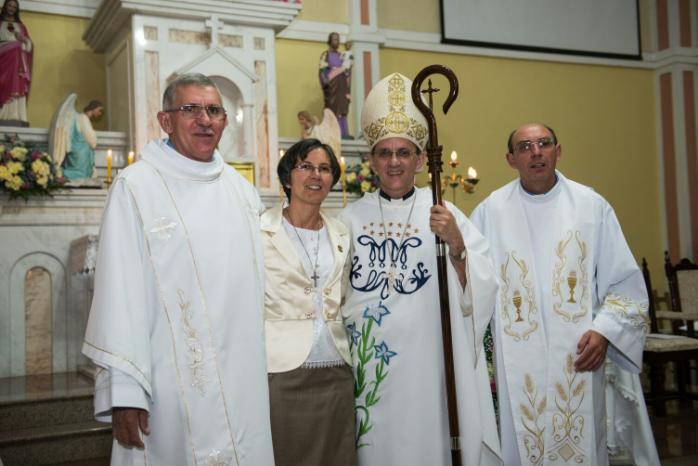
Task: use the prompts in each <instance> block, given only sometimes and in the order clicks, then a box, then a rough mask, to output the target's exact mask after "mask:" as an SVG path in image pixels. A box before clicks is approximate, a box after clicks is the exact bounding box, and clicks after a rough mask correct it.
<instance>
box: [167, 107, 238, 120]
mask: <svg viewBox="0 0 698 466" xmlns="http://www.w3.org/2000/svg"><path fill="white" fill-rule="evenodd" d="M165 111H166V112H168V113H172V112H182V115H184V116H185V117H186V118H190V119H192V120H193V119H196V118H201V117H202V116H203V115H204V112H206V115H208V117H209V118H210V119H211V120H216V121H219V120H223V119H224V118H225V109H224V108H223V107H221V106H220V105H207V106H205V107H204V106H203V105H198V104H184V105H180V106H179V107H177V108H171V109H169V110H165Z"/></svg>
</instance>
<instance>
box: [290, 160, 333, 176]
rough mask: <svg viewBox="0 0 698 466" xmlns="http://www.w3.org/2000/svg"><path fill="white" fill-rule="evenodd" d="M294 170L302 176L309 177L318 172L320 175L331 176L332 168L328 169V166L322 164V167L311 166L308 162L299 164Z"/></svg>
mask: <svg viewBox="0 0 698 466" xmlns="http://www.w3.org/2000/svg"><path fill="white" fill-rule="evenodd" d="M293 168H294V169H296V170H298V171H299V172H301V173H303V174H304V175H309V174H311V173H315V172H318V173H319V174H320V175H331V174H332V167H330V166H329V165H328V164H326V163H323V164H322V165H317V166H315V165H313V164H312V163H310V162H304V163H299V164H298V165H296V166H295V167H293Z"/></svg>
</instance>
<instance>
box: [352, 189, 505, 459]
mask: <svg viewBox="0 0 698 466" xmlns="http://www.w3.org/2000/svg"><path fill="white" fill-rule="evenodd" d="M413 201H414V202H415V204H414V211H413V213H412V216H411V218H409V219H408V214H409V212H410V209H411V207H412V202H413ZM381 202H382V207H383V212H384V216H385V218H384V220H383V219H382V218H381V213H380V209H379V204H378V203H379V194H378V193H377V192H376V193H367V194H365V195H364V197H363V198H362V199H360V200H358V201H356V202H354V203H353V204H351V205H349V206H348V207H347V208H346V209H344V210H343V211H342V212H341V213H340V216H339V218H340V219H341V220H342V221H343V222H344V223H345V224H346V225H347V227H348V228H349V230H350V233H351V237H352V253H351V256H352V261H351V264H350V267H351V277H350V284H349V286H348V287H347V289H348V292H347V296H346V299H345V303H344V305H343V307H342V313H343V315H344V318H345V324H346V325H347V329H348V332H349V336H350V345H351V353H352V360H353V365H354V371H355V376H356V378H357V384H358V388H359V392H360V393H359V396H358V397H357V399H356V405H357V409H356V411H357V430H358V432H357V445H358V446H359V447H358V456H359V466H384V465H397V464H399V465H402V466H411V465H413V466H423V465H426V464H428V465H430V466H440V465H442V466H446V465H450V464H451V459H450V451H449V430H448V414H447V407H446V395H445V390H446V388H445V381H444V363H443V349H442V338H441V320H440V319H441V318H440V308H439V291H438V276H437V271H436V247H435V240H434V234H433V233H431V231H430V229H429V211H430V208H431V206H432V201H431V192H430V191H429V190H428V189H417V190H416V191H415V193H414V194H413V195H412V196H410V197H408V198H407V199H397V200H396V199H393V200H392V201H389V200H386V199H381ZM447 207H448V208H449V210H450V211H451V212H453V214H454V216H455V217H456V221H457V223H458V226H459V228H460V230H461V232H462V234H463V239H464V241H465V246H466V249H467V254H468V256H467V266H466V275H467V280H468V283H467V286H466V287H465V290H464V289H463V288H462V287H461V286H460V283H459V281H458V278H457V275H456V271H455V270H454V269H453V265H452V264H451V263H450V260H448V259H447V262H448V263H449V264H448V266H447V267H448V289H449V299H450V301H449V303H450V310H451V313H450V316H451V328H452V334H453V338H452V340H453V353H454V368H455V377H456V387H457V389H456V392H457V404H458V417H459V425H460V445H461V448H462V450H461V452H462V462H463V464H464V465H483V466H488V465H500V464H502V463H501V459H500V458H499V456H500V452H499V439H498V437H497V429H496V420H495V416H494V408H493V403H492V394H491V391H490V384H489V380H488V376H487V365H486V361H485V353H484V351H483V350H482V337H483V334H484V332H485V329H486V327H487V324H488V322H489V320H490V318H491V316H492V309H493V306H494V299H495V297H496V290H497V284H496V278H495V271H494V268H493V267H492V262H491V260H490V258H489V255H488V246H487V242H486V241H485V239H484V238H483V237H482V235H480V234H479V233H478V232H477V230H476V229H475V228H474V227H473V226H472V224H471V223H470V221H469V220H468V219H467V218H466V217H465V215H464V214H463V213H462V212H460V211H459V210H458V209H456V208H455V207H454V206H453V205H451V204H449V203H447ZM384 223H385V224H384ZM383 227H385V231H384V229H383ZM403 231H404V233H403ZM403 234H404V235H405V240H404V242H403V241H402V236H403ZM386 235H387V236H388V238H387V240H386V237H385V236H386ZM391 257H392V260H394V261H395V262H396V266H397V272H398V275H397V277H396V278H397V280H396V282H395V285H394V286H393V287H391V286H390V283H389V280H388V278H387V273H388V271H389V269H390V263H391ZM377 374H378V376H377ZM378 378H380V380H378ZM362 385H363V390H361V387H362Z"/></svg>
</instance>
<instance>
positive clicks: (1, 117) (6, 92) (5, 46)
mask: <svg viewBox="0 0 698 466" xmlns="http://www.w3.org/2000/svg"><path fill="white" fill-rule="evenodd" d="M32 49H33V45H32V41H31V39H30V38H29V31H28V30H27V28H26V26H25V25H24V24H23V23H22V21H20V19H19V2H18V1H17V0H5V3H4V4H3V5H2V10H1V11H0V125H6V126H29V123H28V122H27V96H28V95H29V85H30V84H31V74H32V58H33V53H32Z"/></svg>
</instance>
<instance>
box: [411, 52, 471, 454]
mask: <svg viewBox="0 0 698 466" xmlns="http://www.w3.org/2000/svg"><path fill="white" fill-rule="evenodd" d="M432 74H440V75H443V76H444V77H445V78H446V79H448V82H449V85H450V89H449V92H448V97H447V98H446V101H445V102H444V105H443V111H444V114H446V113H448V109H449V108H451V105H452V104H453V102H454V101H455V100H456V97H458V78H456V75H455V73H454V72H453V71H451V69H450V68H447V67H445V66H443V65H429V66H427V67H426V68H424V69H423V70H422V71H420V72H419V73H418V74H417V76H416V77H415V78H414V81H413V82H412V101H413V102H414V104H415V105H416V106H417V108H419V110H420V111H421V112H422V114H423V115H424V117H425V118H426V119H427V124H428V125H429V141H428V142H427V147H426V152H427V159H428V162H427V165H428V167H429V173H430V174H431V194H432V200H433V203H434V205H443V200H442V198H441V166H442V165H443V161H442V160H441V156H442V149H443V148H442V146H440V145H439V139H438V136H437V133H436V119H435V118H434V112H433V111H432V106H433V101H432V94H433V93H434V92H439V89H435V88H433V87H432V85H431V79H429V81H428V85H429V87H428V88H427V89H425V90H423V91H422V90H421V87H422V83H423V82H424V80H425V79H427V77H429V76H431V75H432ZM422 93H424V94H428V95H429V106H427V105H426V104H425V103H424V101H423V100H422V95H421V94H422ZM435 238H436V266H437V270H438V276H439V302H440V305H441V340H442V343H443V351H444V374H445V376H446V399H447V406H448V430H449V435H450V441H449V445H450V448H451V465H452V466H461V455H460V432H459V428H458V401H457V399H456V380H455V373H454V370H453V342H452V339H451V316H450V306H449V301H448V276H447V269H446V245H445V244H444V242H443V240H442V239H441V238H439V237H438V236H436V235H435Z"/></svg>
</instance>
